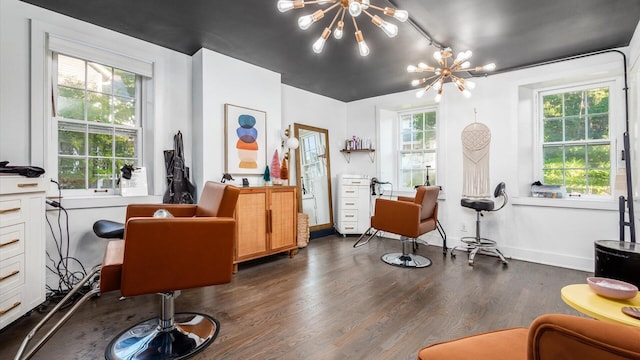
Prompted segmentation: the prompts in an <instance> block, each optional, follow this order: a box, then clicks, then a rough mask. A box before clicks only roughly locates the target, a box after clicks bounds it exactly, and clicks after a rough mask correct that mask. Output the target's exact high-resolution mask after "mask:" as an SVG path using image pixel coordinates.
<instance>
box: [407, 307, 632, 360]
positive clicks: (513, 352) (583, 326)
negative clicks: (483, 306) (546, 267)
mask: <svg viewBox="0 0 640 360" xmlns="http://www.w3.org/2000/svg"><path fill="white" fill-rule="evenodd" d="M418 359H419V360H468V359H474V360H623V359H625V360H628V359H640V328H637V327H633V326H629V325H620V324H613V323H608V322H604V321H600V320H593V319H587V318H582V317H577V316H571V315H560V314H548V315H542V316H540V317H538V318H537V319H535V320H534V321H533V323H531V326H530V327H529V329H526V328H514V329H506V330H498V331H492V332H488V333H483V334H479V335H472V336H468V337H465V338H461V339H457V340H453V341H447V342H442V343H438V344H433V345H430V346H427V347H425V348H423V349H422V350H420V351H419V352H418Z"/></svg>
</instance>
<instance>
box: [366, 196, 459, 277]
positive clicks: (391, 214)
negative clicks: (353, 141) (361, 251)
mask: <svg viewBox="0 0 640 360" xmlns="http://www.w3.org/2000/svg"><path fill="white" fill-rule="evenodd" d="M439 192H440V187H438V186H419V187H417V188H416V195H415V197H413V198H410V197H402V196H399V197H398V200H388V199H382V198H378V199H376V204H375V214H374V215H373V216H372V217H371V227H370V228H369V229H368V230H367V231H365V233H364V234H362V236H360V238H359V239H358V241H356V243H355V244H353V247H359V246H362V245H364V244H366V243H368V242H369V240H371V238H373V237H374V236H375V235H376V234H377V233H378V232H380V231H386V232H390V233H394V234H398V235H400V241H401V242H402V252H396V253H389V254H385V255H382V261H384V262H386V263H387V264H390V265H396V266H401V267H416V268H421V267H426V266H429V265H431V260H429V259H428V258H426V257H424V256H421V255H417V254H415V252H416V249H417V246H418V243H417V242H416V239H417V238H418V237H419V236H420V235H423V234H426V233H428V232H430V231H433V230H435V229H437V228H438V194H439ZM372 229H375V232H373V234H371V235H370V236H369V237H368V238H367V239H366V240H365V241H363V242H361V241H362V240H363V239H364V238H365V236H366V234H368V233H369V232H370V231H371V230H372ZM438 230H439V231H440V229H439V228H438ZM440 235H441V236H442V232H441V233H440ZM444 239H445V237H444V236H443V240H444ZM444 241H445V242H444V245H443V253H445V254H446V252H447V244H446V240H444ZM407 243H410V244H411V245H412V246H413V253H410V252H409V251H408V250H407Z"/></svg>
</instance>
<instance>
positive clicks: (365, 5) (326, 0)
mask: <svg viewBox="0 0 640 360" xmlns="http://www.w3.org/2000/svg"><path fill="white" fill-rule="evenodd" d="M307 4H318V5H324V4H332V5H330V6H329V7H328V8H326V9H324V10H317V11H316V12H314V13H313V14H309V15H304V16H301V17H300V18H299V19H298V26H299V27H300V28H301V29H302V30H306V29H308V28H309V27H310V26H311V24H313V23H315V22H316V21H318V20H320V19H322V18H323V17H324V15H325V14H326V13H328V12H330V11H332V10H334V9H337V11H336V14H335V15H334V16H333V20H331V23H330V24H329V26H327V27H326V28H325V29H324V31H323V32H322V35H320V37H319V38H318V40H316V42H315V43H313V46H312V49H313V51H314V52H316V53H321V52H322V49H323V48H324V44H325V42H326V41H327V39H328V38H329V35H331V32H332V31H333V26H334V25H335V24H336V20H338V19H339V20H338V22H337V25H336V29H335V31H333V37H334V38H336V39H338V40H339V39H342V35H343V31H344V17H345V14H346V13H349V15H351V19H352V20H353V26H354V28H355V30H356V31H355V37H356V41H357V42H358V50H359V51H360V55H362V56H367V55H369V46H367V43H366V42H365V41H364V36H363V35H362V31H361V30H360V29H359V28H358V23H357V22H356V18H357V17H358V16H360V14H362V13H364V14H365V15H367V16H369V17H370V18H371V22H372V23H374V24H375V25H376V26H378V27H379V28H380V29H382V31H384V33H385V34H387V36H389V37H394V36H396V35H398V27H397V26H396V25H394V24H392V23H390V22H387V21H385V20H383V19H382V18H381V17H380V16H378V15H373V14H371V13H370V12H369V11H370V9H374V10H378V11H380V12H381V13H382V14H384V15H387V16H392V17H394V18H395V19H396V20H398V21H401V22H405V21H407V19H408V18H409V13H407V11H405V10H397V9H393V8H389V7H385V8H381V7H378V6H375V5H372V4H371V3H370V1H369V0H314V1H304V0H278V10H280V12H285V11H289V10H292V9H300V8H303V7H304V6H305V5H307Z"/></svg>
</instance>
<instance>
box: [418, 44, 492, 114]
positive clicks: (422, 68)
mask: <svg viewBox="0 0 640 360" xmlns="http://www.w3.org/2000/svg"><path fill="white" fill-rule="evenodd" d="M471 55H472V53H471V51H470V50H467V51H465V52H461V53H459V54H458V56H457V57H456V58H455V60H453V62H452V63H451V64H450V63H449V59H450V58H451V57H452V56H453V51H452V50H451V48H448V47H447V48H444V49H441V50H439V51H436V52H435V53H433V57H434V59H436V61H437V62H438V67H437V68H436V67H433V66H429V65H427V64H425V63H423V62H421V63H419V64H418V66H415V65H409V66H407V71H408V72H410V73H421V72H430V73H433V75H431V76H428V77H423V78H422V79H416V80H413V81H412V82H411V85H412V86H418V85H422V84H425V83H426V82H427V81H429V80H431V79H433V81H431V82H430V83H429V84H428V85H427V86H425V87H424V88H423V89H420V90H419V91H418V92H417V93H416V96H417V97H422V96H423V95H424V93H426V92H427V91H429V89H431V88H434V89H435V90H437V94H436V97H435V101H436V102H440V99H441V98H442V85H444V83H445V81H447V80H448V81H451V82H452V83H454V84H455V85H456V86H457V87H458V90H460V91H462V94H463V95H464V96H465V97H470V96H471V92H470V91H469V89H473V88H474V87H475V83H474V82H472V81H470V80H467V79H464V78H463V77H462V75H461V74H460V73H461V72H467V73H468V72H480V71H493V70H495V68H496V65H495V64H494V63H491V64H487V65H484V66H476V67H475V68H473V67H471V63H470V62H469V61H468V60H469V59H470V58H471Z"/></svg>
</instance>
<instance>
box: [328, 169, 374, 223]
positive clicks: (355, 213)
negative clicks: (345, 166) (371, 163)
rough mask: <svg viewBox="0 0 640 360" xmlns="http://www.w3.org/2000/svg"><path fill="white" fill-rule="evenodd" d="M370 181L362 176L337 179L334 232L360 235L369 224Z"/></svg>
mask: <svg viewBox="0 0 640 360" xmlns="http://www.w3.org/2000/svg"><path fill="white" fill-rule="evenodd" d="M369 184H370V180H369V177H368V176H364V175H346V174H344V175H341V176H339V177H338V219H337V220H338V221H337V222H336V223H337V226H336V230H337V231H338V232H339V233H340V234H342V235H347V234H362V233H364V232H365V231H367V229H368V228H369V224H370V208H371V205H370V201H371V195H370V187H369Z"/></svg>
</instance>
